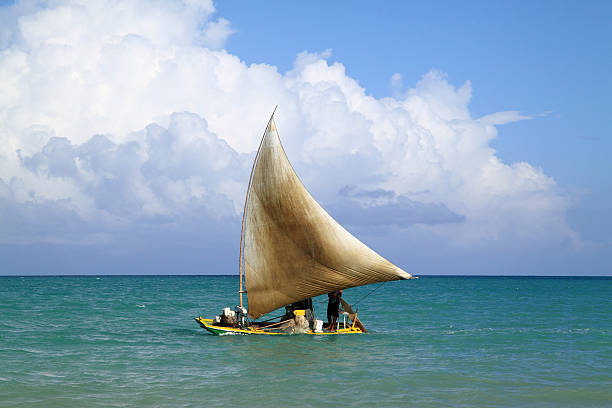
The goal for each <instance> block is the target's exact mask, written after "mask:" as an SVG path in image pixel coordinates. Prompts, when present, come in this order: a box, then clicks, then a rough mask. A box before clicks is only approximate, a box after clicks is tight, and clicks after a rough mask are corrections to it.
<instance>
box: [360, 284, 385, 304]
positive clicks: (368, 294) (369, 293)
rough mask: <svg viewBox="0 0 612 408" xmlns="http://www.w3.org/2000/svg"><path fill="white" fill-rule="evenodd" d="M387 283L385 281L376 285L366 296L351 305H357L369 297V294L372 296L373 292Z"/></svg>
mask: <svg viewBox="0 0 612 408" xmlns="http://www.w3.org/2000/svg"><path fill="white" fill-rule="evenodd" d="M385 283H387V282H383V283H381V284H380V285H378V286H377V287H375V288H374V289H372V290H371V291H370V292H369V293H367V294H366V295H365V296H362V297H361V298H360V299H359V300H358V301H356V302H355V303H353V304H351V307H354V306H357V305H358V304H359V302H361V301H362V300H363V299H365V298H367V297H368V296H370V295H371V294H372V293H374V292H376V291H377V290H378V289H380V288H381V287H382V286H383V285H384V284H385Z"/></svg>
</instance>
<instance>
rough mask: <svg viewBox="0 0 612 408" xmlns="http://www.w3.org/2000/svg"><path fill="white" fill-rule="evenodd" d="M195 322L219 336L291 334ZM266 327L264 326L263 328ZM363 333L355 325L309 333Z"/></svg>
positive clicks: (256, 326)
mask: <svg viewBox="0 0 612 408" xmlns="http://www.w3.org/2000/svg"><path fill="white" fill-rule="evenodd" d="M195 321H196V322H198V324H199V325H200V326H201V327H202V328H204V329H206V330H208V331H209V332H211V333H213V334H217V335H228V334H245V335H246V334H256V335H277V336H287V335H289V333H287V332H284V331H282V330H281V329H279V328H274V327H268V328H265V323H259V322H257V323H255V324H253V325H251V326H249V327H247V328H244V329H241V328H237V327H231V326H223V325H214V324H213V321H212V319H204V318H203V317H202V316H199V317H196V318H195ZM261 325H264V326H261ZM341 326H342V325H341ZM360 333H363V331H362V330H361V329H360V328H359V327H357V326H355V325H346V327H340V328H338V329H337V330H335V331H328V330H323V331H321V332H314V331H312V330H309V331H308V332H307V333H303V334H310V335H315V336H329V335H335V334H360Z"/></svg>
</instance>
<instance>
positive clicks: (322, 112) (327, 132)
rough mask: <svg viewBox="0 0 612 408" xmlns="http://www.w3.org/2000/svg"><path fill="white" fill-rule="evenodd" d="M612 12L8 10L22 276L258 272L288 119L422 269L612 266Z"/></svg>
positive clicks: (1, 23) (366, 228) (319, 195)
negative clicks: (269, 176) (247, 241)
mask: <svg viewBox="0 0 612 408" xmlns="http://www.w3.org/2000/svg"><path fill="white" fill-rule="evenodd" d="M611 17H612V6H611V5H610V4H609V2H590V3H588V5H585V4H584V3H581V2H563V3H562V4H560V3H554V2H538V3H536V4H533V2H476V1H475V2H469V3H467V4H465V3H457V2H429V3H427V4H413V3H411V2H385V3H383V4H374V5H373V4H371V3H368V2H359V1H358V2H343V1H340V2H334V3H333V4H328V3H327V2H310V3H308V4H300V3H294V2H280V1H273V2H267V3H265V6H263V5H262V4H257V3H254V2H217V3H212V2H209V1H204V0H202V1H199V0H185V1H179V0H174V1H164V2H155V1H145V0H126V1H122V2H105V1H87V2H80V1H48V2H28V1H26V2H7V1H4V2H0V83H2V84H3V85H2V92H1V93H0V140H2V143H1V144H0V259H2V262H1V263H0V274H3V275H25V274H53V275H59V274H234V273H237V269H238V268H237V267H238V247H239V239H240V220H241V215H242V205H243V203H244V195H245V191H246V185H247V182H248V177H249V172H250V168H251V164H252V161H253V158H254V155H255V150H256V149H257V145H258V143H259V140H260V138H261V135H262V132H263V130H264V128H265V125H266V122H267V120H268V117H269V115H270V114H271V112H272V110H273V109H274V106H276V105H278V110H277V113H276V116H275V118H276V123H277V126H278V129H279V134H280V136H281V139H282V140H283V143H284V146H285V149H286V151H287V154H288V157H289V159H290V161H291V162H292V164H293V165H294V167H295V169H296V171H297V173H298V175H299V176H300V177H301V179H302V181H303V182H304V184H305V185H306V187H307V188H308V189H309V190H310V191H311V193H312V194H313V196H314V197H315V198H316V199H317V200H318V201H319V202H320V203H321V204H322V205H323V207H324V208H326V209H327V210H328V211H329V212H330V213H331V214H332V215H333V216H334V217H335V218H336V219H337V220H338V221H339V222H340V223H341V224H343V225H344V226H345V227H346V228H347V229H348V230H349V231H351V232H352V233H353V234H354V235H356V236H357V237H358V238H359V239H361V240H362V241H364V242H365V243H366V244H368V245H369V246H371V247H372V248H373V249H375V250H376V251H377V252H379V253H381V254H382V255H383V256H385V257H386V258H388V259H389V260H391V261H392V262H394V263H396V264H397V265H398V266H400V267H402V268H403V269H404V270H406V271H407V272H409V273H411V274H413V275H420V274H423V275H426V274H478V275H482V274H503V275H612V266H611V265H612V237H611V234H610V232H609V231H610V230H611V229H612V221H611V219H612V217H611V216H612V206H611V205H610V204H609V203H610V202H611V200H612V183H611V182H610V174H611V173H612V171H611V170H612V164H610V159H609V156H610V153H611V152H612V119H610V118H611V117H612V116H611V115H610V107H611V106H612V82H611V79H610V76H609V71H610V67H611V66H612V47H610V46H609V44H610V42H611V40H612V28H611V27H610V25H609V24H607V23H608V22H609V21H610V18H611Z"/></svg>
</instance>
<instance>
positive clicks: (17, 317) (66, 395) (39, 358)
mask: <svg viewBox="0 0 612 408" xmlns="http://www.w3.org/2000/svg"><path fill="white" fill-rule="evenodd" d="M237 286H238V278H237V276H188V277H178V276H144V277H142V276H112V277H111V276H98V277H0V407H221V406H223V407H229V406H248V407H284V406H295V407H309V406H323V407H326V406H329V407H332V406H333V407H337V406H362V407H372V406H379V407H612V279H610V278H522V277H521V278H519V277H429V276H424V277H421V279H419V280H413V281H401V282H389V283H386V284H384V285H383V286H382V287H380V288H377V286H376V285H373V286H366V287H361V288H353V289H348V290H345V291H344V298H345V299H346V300H348V301H349V303H355V302H356V301H358V300H359V299H360V298H362V297H363V296H365V295H367V294H368V293H369V292H371V291H372V290H373V289H376V290H375V291H374V292H373V293H371V294H370V295H369V296H367V297H365V299H363V300H361V302H359V304H358V305H357V306H358V307H359V316H360V318H361V319H362V320H363V322H364V324H365V326H366V327H367V328H368V329H369V330H370V331H371V332H370V333H368V334H364V335H347V336H322V337H319V336H305V335H294V336H281V337H269V336H214V335H211V334H208V333H207V332H206V331H205V330H203V329H201V328H200V327H199V326H198V325H197V323H196V322H195V321H194V320H193V317H195V316H199V315H202V316H208V317H212V316H214V315H216V314H219V313H220V312H221V310H222V308H223V307H225V306H232V307H233V306H234V305H235V304H236V303H237V301H238V296H237V293H236V292H237ZM314 304H315V312H318V313H317V314H318V316H319V318H323V319H325V317H324V315H325V310H326V300H325V299H324V298H323V297H318V298H315V300H314Z"/></svg>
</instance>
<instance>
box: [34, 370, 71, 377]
mask: <svg viewBox="0 0 612 408" xmlns="http://www.w3.org/2000/svg"><path fill="white" fill-rule="evenodd" d="M38 374H40V375H42V376H45V377H52V378H64V377H66V376H65V375H59V374H53V373H47V372H44V371H41V372H40V373H38Z"/></svg>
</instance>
